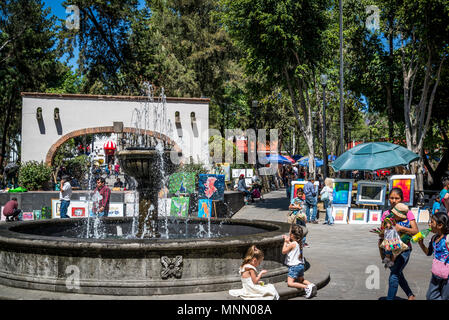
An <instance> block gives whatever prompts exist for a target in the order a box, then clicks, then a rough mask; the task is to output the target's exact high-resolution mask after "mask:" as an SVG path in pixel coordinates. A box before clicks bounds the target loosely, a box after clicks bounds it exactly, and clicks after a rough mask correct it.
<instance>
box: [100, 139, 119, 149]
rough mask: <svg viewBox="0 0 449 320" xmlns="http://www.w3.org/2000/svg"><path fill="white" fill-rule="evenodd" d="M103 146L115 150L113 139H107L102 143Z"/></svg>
mask: <svg viewBox="0 0 449 320" xmlns="http://www.w3.org/2000/svg"><path fill="white" fill-rule="evenodd" d="M103 148H104V149H105V150H115V149H117V145H116V144H115V142H114V141H108V142H106V143H105V144H104V145H103Z"/></svg>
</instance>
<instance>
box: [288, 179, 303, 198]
mask: <svg viewBox="0 0 449 320" xmlns="http://www.w3.org/2000/svg"><path fill="white" fill-rule="evenodd" d="M306 183H307V181H292V191H291V192H292V195H291V198H292V199H294V198H296V195H297V194H298V190H299V189H301V190H303V191H304V186H305V185H306Z"/></svg>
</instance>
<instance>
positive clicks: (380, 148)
mask: <svg viewBox="0 0 449 320" xmlns="http://www.w3.org/2000/svg"><path fill="white" fill-rule="evenodd" d="M418 159H419V155H417V154H416V153H414V152H411V151H410V150H408V149H406V148H404V147H401V146H398V145H396V144H392V143H389V142H368V143H362V144H359V145H357V146H355V147H354V148H352V149H350V150H348V151H346V152H345V153H343V154H342V155H341V156H339V157H338V158H337V159H336V160H335V161H334V162H333V163H332V165H331V166H332V168H333V169H334V170H335V171H342V170H370V171H374V170H378V169H384V168H391V167H396V166H405V165H408V164H409V163H410V162H412V161H415V160H418Z"/></svg>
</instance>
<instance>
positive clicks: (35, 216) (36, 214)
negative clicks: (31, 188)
mask: <svg viewBox="0 0 449 320" xmlns="http://www.w3.org/2000/svg"><path fill="white" fill-rule="evenodd" d="M33 219H34V220H41V219H42V210H33Z"/></svg>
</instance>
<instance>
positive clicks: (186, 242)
mask: <svg viewBox="0 0 449 320" xmlns="http://www.w3.org/2000/svg"><path fill="white" fill-rule="evenodd" d="M131 219H132V218H131V217H128V218H122V217H118V218H116V217H114V218H106V219H105V220H107V221H109V222H112V223H114V222H120V221H126V220H131ZM81 220H82V219H76V220H75V219H73V220H65V219H61V220H43V221H21V222H13V223H8V224H3V225H1V226H0V249H6V250H12V251H16V250H21V251H42V250H43V251H51V252H59V253H61V254H68V255H73V254H78V255H81V256H90V255H99V254H105V255H108V256H109V255H114V254H116V253H118V252H120V255H121V256H123V255H127V256H130V255H131V256H135V255H143V254H146V253H148V252H150V251H151V252H155V251H156V252H159V251H178V250H191V249H193V250H211V249H212V250H213V249H219V248H223V247H228V246H229V245H232V246H248V245H250V244H259V245H264V244H270V243H272V242H273V240H275V241H277V240H278V241H279V242H281V241H283V238H282V235H284V234H286V233H288V232H289V229H290V224H287V223H283V222H276V221H264V220H252V221H250V220H244V219H232V220H231V219H221V218H218V219H213V220H211V223H220V222H222V221H224V222H226V223H229V224H240V225H247V226H253V227H260V228H264V229H272V230H271V231H270V230H267V232H261V233H256V234H250V235H239V236H230V237H222V238H211V239H196V238H195V239H176V240H173V239H172V240H170V239H157V240H151V239H78V238H64V237H54V236H42V235H35V234H27V233H20V232H17V231H14V229H16V228H20V227H27V226H30V225H36V226H39V225H45V224H67V223H77V222H78V223H79V222H80V221H81ZM189 220H191V221H197V220H198V221H204V219H203V220H201V219H200V218H189ZM273 229H274V230H273ZM305 232H307V231H306V230H305Z"/></svg>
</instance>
